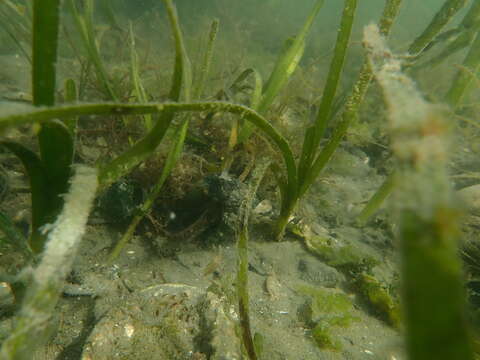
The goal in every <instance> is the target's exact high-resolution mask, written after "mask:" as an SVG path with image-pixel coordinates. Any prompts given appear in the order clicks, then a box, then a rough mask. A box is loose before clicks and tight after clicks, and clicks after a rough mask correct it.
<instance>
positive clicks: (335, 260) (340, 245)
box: [304, 235, 379, 274]
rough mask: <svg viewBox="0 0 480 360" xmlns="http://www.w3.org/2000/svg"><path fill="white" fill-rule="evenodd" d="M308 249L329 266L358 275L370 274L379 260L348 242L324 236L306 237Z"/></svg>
mask: <svg viewBox="0 0 480 360" xmlns="http://www.w3.org/2000/svg"><path fill="white" fill-rule="evenodd" d="M304 239H305V244H306V245H307V248H308V249H309V250H310V251H312V252H313V253H315V254H316V255H317V256H318V257H320V259H321V260H322V261H324V262H325V263H326V264H327V265H329V266H332V267H334V268H336V269H337V270H340V271H342V272H347V273H353V274H358V273H361V272H364V271H366V272H370V271H371V270H372V268H373V267H375V266H376V265H378V264H379V262H378V260H377V259H375V258H374V257H373V256H371V255H369V254H367V253H366V252H365V251H362V249H360V248H358V247H356V246H353V245H352V244H350V243H348V242H347V241H342V240H339V239H334V238H331V237H324V236H317V235H312V236H305V237H304Z"/></svg>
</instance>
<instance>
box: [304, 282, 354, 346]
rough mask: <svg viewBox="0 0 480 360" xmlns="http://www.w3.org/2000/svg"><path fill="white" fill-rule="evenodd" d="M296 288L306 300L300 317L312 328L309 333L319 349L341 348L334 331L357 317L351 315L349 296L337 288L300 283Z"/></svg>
mask: <svg viewBox="0 0 480 360" xmlns="http://www.w3.org/2000/svg"><path fill="white" fill-rule="evenodd" d="M297 290H298V291H299V292H300V293H302V294H304V295H307V297H308V300H307V302H306V303H305V305H304V306H303V307H302V308H301V309H300V310H299V316H300V318H301V319H302V320H303V321H305V323H306V324H307V325H308V326H309V327H310V328H311V329H312V332H311V335H312V338H313V340H314V341H315V343H316V344H317V346H318V347H319V348H321V349H329V350H337V351H338V350H341V347H342V344H341V341H340V339H338V338H336V337H335V335H334V333H335V330H336V329H337V328H345V327H348V326H350V325H351V324H352V322H354V321H358V320H359V319H358V318H357V317H355V316H354V315H353V313H352V312H353V304H352V301H351V300H350V298H349V297H348V296H347V295H345V294H344V293H341V292H338V291H337V290H331V289H325V288H315V287H312V286H308V285H300V286H298V287H297Z"/></svg>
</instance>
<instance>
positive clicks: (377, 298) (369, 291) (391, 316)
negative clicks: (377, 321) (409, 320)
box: [354, 274, 401, 329]
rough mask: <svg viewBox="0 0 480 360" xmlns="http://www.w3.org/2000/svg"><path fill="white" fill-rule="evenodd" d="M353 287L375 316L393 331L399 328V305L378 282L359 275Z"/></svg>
mask: <svg viewBox="0 0 480 360" xmlns="http://www.w3.org/2000/svg"><path fill="white" fill-rule="evenodd" d="M354 286H355V287H356V289H357V291H358V292H359V294H360V295H361V296H362V297H363V299H364V300H365V301H366V302H367V303H368V305H369V306H370V307H371V309H372V310H373V311H374V312H375V314H377V315H378V316H379V317H380V318H382V320H384V321H386V322H387V323H388V324H389V325H391V326H392V327H394V328H395V329H398V328H400V319H401V316H400V305H399V304H398V302H397V301H395V299H394V298H393V297H392V296H391V295H390V293H389V291H388V289H387V288H385V287H384V286H383V285H382V284H381V283H380V281H378V280H377V279H376V278H374V277H373V276H370V275H367V274H360V275H359V276H358V277H357V278H356V280H355V283H354Z"/></svg>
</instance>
